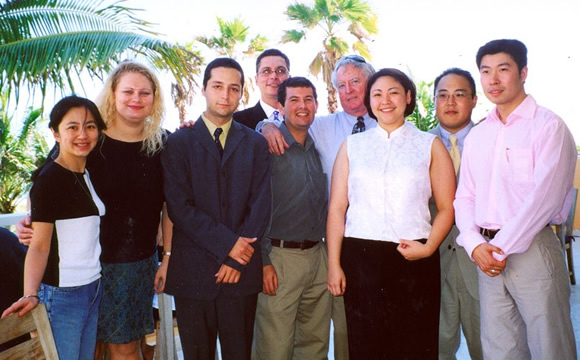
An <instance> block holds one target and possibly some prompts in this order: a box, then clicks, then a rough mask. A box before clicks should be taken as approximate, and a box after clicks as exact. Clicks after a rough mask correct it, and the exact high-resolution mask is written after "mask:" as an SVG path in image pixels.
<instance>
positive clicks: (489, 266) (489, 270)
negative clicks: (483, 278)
mask: <svg viewBox="0 0 580 360" xmlns="http://www.w3.org/2000/svg"><path fill="white" fill-rule="evenodd" d="M493 253H497V254H499V255H503V251H502V250H501V249H500V248H498V247H496V246H493V245H491V244H489V243H483V244H480V245H478V246H477V247H476V248H475V249H473V253H472V254H471V257H473V260H475V263H476V264H477V266H479V268H480V269H481V271H483V272H484V273H485V274H486V275H487V276H490V277H494V276H498V275H499V274H501V272H502V271H503V269H505V265H506V260H507V259H504V260H502V261H497V260H496V259H495V258H494V257H493Z"/></svg>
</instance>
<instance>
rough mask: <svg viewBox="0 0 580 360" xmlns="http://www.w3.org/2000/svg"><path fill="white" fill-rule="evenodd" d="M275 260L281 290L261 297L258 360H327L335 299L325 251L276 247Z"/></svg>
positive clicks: (256, 340) (255, 351) (254, 355)
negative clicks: (330, 289)
mask: <svg viewBox="0 0 580 360" xmlns="http://www.w3.org/2000/svg"><path fill="white" fill-rule="evenodd" d="M270 259H271V261H272V265H274V268H275V269H276V274H277V276H278V289H277V290H276V296H268V295H265V294H263V293H260V294H259V295H258V308H257V311H256V325H255V334H254V347H253V352H252V359H256V360H258V359H260V360H289V359H298V360H318V359H326V358H327V354H328V343H329V333H330V312H331V307H332V295H331V294H330V293H329V292H328V290H327V287H326V280H327V269H328V265H327V256H326V251H325V249H324V247H323V246H322V245H321V244H319V245H317V246H315V247H313V248H311V249H307V250H300V249H281V248H277V247H273V248H272V252H271V253H270Z"/></svg>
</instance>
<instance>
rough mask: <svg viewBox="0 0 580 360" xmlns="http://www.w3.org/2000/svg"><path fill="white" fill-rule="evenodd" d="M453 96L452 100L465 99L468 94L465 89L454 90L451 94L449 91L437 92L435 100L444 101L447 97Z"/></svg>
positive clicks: (447, 99)
mask: <svg viewBox="0 0 580 360" xmlns="http://www.w3.org/2000/svg"><path fill="white" fill-rule="evenodd" d="M452 96H453V99H454V100H465V99H467V97H468V96H469V94H468V93H467V91H462V90H459V91H456V92H454V93H453V94H449V93H446V92H444V93H439V94H437V96H436V98H437V101H441V102H446V101H449V99H450V98H451V97H452Z"/></svg>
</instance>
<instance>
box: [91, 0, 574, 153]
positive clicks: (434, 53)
mask: <svg viewBox="0 0 580 360" xmlns="http://www.w3.org/2000/svg"><path fill="white" fill-rule="evenodd" d="M293 2H294V1H293V0H292V1H290V0H269V1H263V0H262V1H258V0H214V1H199V0H196V1H194V0H185V1H184V0H127V1H125V2H123V5H124V6H128V7H132V8H135V9H142V10H143V11H139V12H137V16H138V17H140V18H142V19H145V20H147V21H149V22H151V23H153V24H154V25H153V29H154V30H155V31H157V32H159V33H162V34H163V36H162V38H163V39H165V40H168V41H173V42H179V43H181V44H183V43H185V42H188V41H191V40H193V39H194V37H195V36H198V35H205V36H212V35H219V32H218V26H217V21H216V16H220V17H221V18H223V19H224V20H228V21H229V20H233V19H234V18H235V17H236V16H241V17H242V19H243V20H244V22H245V24H246V25H248V26H249V27H250V29H249V36H248V37H249V38H251V37H254V36H255V35H257V34H262V35H265V36H266V37H267V38H268V39H269V40H270V42H269V47H276V48H279V49H280V50H282V51H283V52H284V53H286V54H287V55H288V56H289V58H290V61H291V69H290V73H291V75H294V76H307V77H309V78H310V79H311V80H313V81H315V84H316V86H317V89H318V94H319V101H320V106H319V110H318V112H319V114H321V115H324V114H326V112H327V108H326V90H325V85H324V83H323V82H322V81H320V80H318V82H316V79H315V78H314V77H313V76H312V75H311V74H309V73H308V65H309V64H310V62H311V60H312V59H313V58H314V56H315V54H316V53H317V52H318V51H319V49H320V48H321V41H322V37H321V36H320V32H313V33H310V34H308V35H307V40H306V41H305V42H303V43H300V44H280V43H279V40H280V38H281V37H282V34H283V31H284V30H288V29H294V28H296V27H297V25H296V24H295V23H294V22H291V21H289V20H288V19H287V17H286V15H284V11H285V9H286V8H287V6H288V5H289V4H291V3H293ZM301 2H303V3H306V4H309V5H312V3H313V1H312V0H301ZM368 4H369V5H370V7H371V9H372V11H373V12H374V13H375V14H377V16H378V28H379V33H378V34H377V35H375V36H373V38H372V41H371V42H370V43H369V48H370V51H371V55H372V59H370V62H371V63H372V64H373V66H374V67H375V69H380V68H384V67H395V68H398V69H400V70H402V71H404V72H406V73H407V74H408V75H410V76H411V77H412V78H413V79H414V80H415V82H419V81H427V82H430V81H433V79H435V77H436V76H437V75H439V74H440V73H441V72H442V71H443V70H445V69H447V68H449V67H460V68H463V69H465V70H468V71H470V72H471V74H472V75H473V77H474V78H475V80H476V84H477V92H478V95H479V96H478V97H479V101H478V105H477V107H476V109H475V110H474V113H473V119H474V120H475V121H476V122H477V121H478V120H479V119H481V118H483V117H485V115H486V114H487V113H488V112H489V111H490V110H491V109H492V107H493V106H492V104H491V103H490V102H489V101H488V100H487V99H486V98H485V95H484V94H483V92H482V91H481V86H479V85H480V83H479V74H478V71H477V67H476V64H475V54H476V52H477V49H478V48H479V47H480V46H481V45H483V44H485V43H486V42H488V41H490V40H493V39H498V38H516V39H519V40H521V41H523V42H524V43H525V44H526V45H527V47H528V78H527V81H526V91H527V93H529V94H532V95H533V96H534V98H535V99H536V101H537V102H538V103H539V104H540V105H543V106H545V107H547V108H549V109H551V110H552V111H554V112H555V113H557V114H558V115H560V116H561V117H562V118H563V119H564V121H565V122H566V123H567V125H568V127H569V128H570V129H571V131H572V133H573V134H574V137H575V139H576V142H577V143H578V144H580V121H578V119H577V117H578V113H579V111H578V109H577V106H575V105H576V103H575V102H576V101H578V99H579V93H578V85H579V82H580V42H579V41H578V40H577V37H578V35H579V34H580V21H578V18H577V15H578V7H579V6H578V5H577V1H576V0H551V1H549V2H548V1H538V0H485V1H484V0H477V1H475V0H396V1H393V0H368ZM345 27H346V26H345ZM345 33H346V32H345ZM199 48H200V49H203V55H204V56H205V58H206V60H207V61H210V60H211V59H213V58H214V57H216V56H217V55H215V53H212V52H211V51H208V50H207V48H205V47H204V46H203V45H201V44H200V45H199ZM240 62H241V63H242V66H243V68H244V71H245V73H246V77H248V76H249V77H254V76H255V59H254V58H244V59H241V61H240ZM160 77H161V81H162V88H163V91H164V92H165V98H166V107H167V114H166V120H165V127H166V128H168V129H170V130H172V129H175V127H176V126H177V124H178V116H177V110H176V109H175V107H174V106H173V103H172V101H171V97H170V96H169V94H170V89H171V80H172V78H171V77H170V76H169V75H167V74H161V76H160ZM200 83H201V81H200ZM101 86H102V85H101V84H95V86H93V88H94V89H93V90H91V89H89V91H88V93H87V96H89V97H90V98H94V96H95V95H96V93H97V92H98V90H100V88H101ZM85 88H87V87H85ZM88 88H90V86H88ZM258 99H259V91H258V89H257V88H256V90H255V92H254V93H253V96H252V98H251V101H250V103H249V106H253V105H254V104H255V103H256V102H257V101H258ZM204 109H205V101H204V98H203V97H202V95H201V94H198V95H197V96H196V97H195V99H194V104H193V105H192V106H191V107H190V108H189V109H188V110H189V111H188V118H189V119H192V120H194V119H196V118H197V117H198V116H199V114H200V113H201V112H202V111H203V110H204Z"/></svg>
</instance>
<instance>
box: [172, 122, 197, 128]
mask: <svg viewBox="0 0 580 360" xmlns="http://www.w3.org/2000/svg"><path fill="white" fill-rule="evenodd" d="M193 125H195V120H187V121H184V122H182V123H181V124H179V127H178V128H177V129H175V130H179V129H183V128H188V127H192V126H193Z"/></svg>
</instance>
